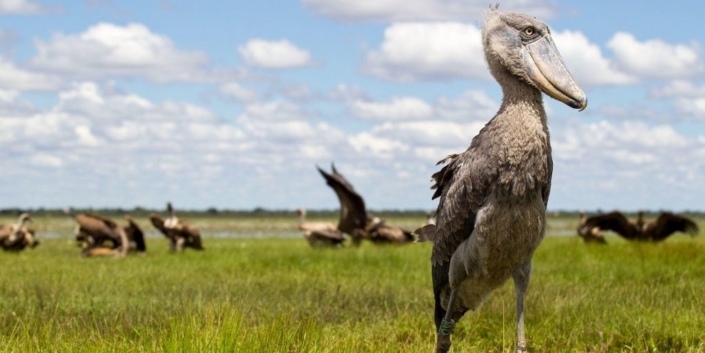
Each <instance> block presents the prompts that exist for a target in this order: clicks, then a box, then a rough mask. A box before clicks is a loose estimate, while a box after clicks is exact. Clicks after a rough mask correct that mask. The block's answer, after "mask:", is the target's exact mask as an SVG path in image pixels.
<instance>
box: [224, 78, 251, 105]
mask: <svg viewBox="0 0 705 353" xmlns="http://www.w3.org/2000/svg"><path fill="white" fill-rule="evenodd" d="M218 93H220V94H221V95H223V96H225V97H229V98H234V99H236V100H238V101H240V102H253V101H256V100H258V99H259V98H260V94H259V93H258V92H257V91H254V90H251V89H248V88H245V87H243V86H241V85H240V84H238V83H236V82H231V83H226V84H224V85H222V86H220V88H219V89H218Z"/></svg>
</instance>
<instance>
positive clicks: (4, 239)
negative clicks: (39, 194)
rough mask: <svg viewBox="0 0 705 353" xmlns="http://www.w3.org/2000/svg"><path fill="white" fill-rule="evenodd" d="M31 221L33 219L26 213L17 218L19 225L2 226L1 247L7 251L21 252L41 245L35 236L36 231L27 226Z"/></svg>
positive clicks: (0, 228) (0, 231)
mask: <svg viewBox="0 0 705 353" xmlns="http://www.w3.org/2000/svg"><path fill="white" fill-rule="evenodd" d="M31 221H32V217H31V216H30V214H29V213H26V212H25V213H22V214H21V215H20V216H19V217H18V218H17V223H15V224H3V225H2V226H0V247H2V248H3V250H6V251H20V250H24V248H26V247H28V246H29V247H31V248H34V247H36V246H37V245H39V241H37V240H36V239H35V236H34V235H35V231H34V230H33V229H31V228H28V227H27V226H26V224H27V222H31Z"/></svg>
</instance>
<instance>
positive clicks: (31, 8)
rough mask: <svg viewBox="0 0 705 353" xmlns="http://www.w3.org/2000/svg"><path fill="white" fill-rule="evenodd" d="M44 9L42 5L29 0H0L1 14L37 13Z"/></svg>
mask: <svg viewBox="0 0 705 353" xmlns="http://www.w3.org/2000/svg"><path fill="white" fill-rule="evenodd" d="M42 11H44V8H43V7H42V6H41V5H38V4H36V3H34V2H32V1H27V0H0V14H37V13H41V12H42Z"/></svg>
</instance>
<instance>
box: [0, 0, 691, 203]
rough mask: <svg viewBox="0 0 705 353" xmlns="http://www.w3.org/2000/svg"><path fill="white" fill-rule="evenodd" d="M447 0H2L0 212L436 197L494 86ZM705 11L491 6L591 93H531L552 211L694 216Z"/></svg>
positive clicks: (456, 1) (566, 4)
mask: <svg viewBox="0 0 705 353" xmlns="http://www.w3.org/2000/svg"><path fill="white" fill-rule="evenodd" d="M487 6H488V3H486V2H481V1H461V0H437V1H431V0H405V1H402V0H383V1H382V0H375V1H355V2H352V1H343V0H301V1H248V2H244V1H241V2H224V1H200V2H197V3H196V2H191V1H169V0H160V1H119V2H118V1H109V0H91V1H62V2H56V1H40V0H12V1H8V0H0V17H1V18H2V21H1V22H0V151H1V152H0V155H1V156H2V161H3V163H4V164H5V165H4V167H3V168H2V169H1V170H0V183H1V184H0V200H1V201H0V207H66V206H73V207H134V206H145V207H163V205H164V203H165V202H166V201H167V200H171V201H173V202H174V203H175V205H177V206H178V207H180V208H192V209H204V208H207V207H218V208H229V209H251V208H254V207H265V208H270V209H275V208H276V209H278V208H290V209H293V208H297V207H305V208H310V209H324V208H325V209H330V208H335V207H337V200H336V198H335V196H334V194H333V192H332V191H331V190H330V189H328V188H327V187H326V186H325V184H324V181H323V179H322V178H321V177H320V176H319V175H318V174H317V172H316V169H315V166H316V165H319V166H322V167H326V168H328V167H329V165H330V163H331V162H335V163H336V166H337V167H338V169H339V170H340V171H341V172H342V173H343V174H345V175H346V176H347V177H348V179H349V180H350V181H351V182H352V183H353V185H354V186H355V188H356V189H357V190H358V191H359V192H360V193H361V194H362V195H363V197H364V198H365V199H366V202H367V204H368V207H369V208H371V209H432V208H434V207H435V205H436V203H435V201H432V200H431V199H430V197H431V191H430V190H429V186H430V185H431V183H430V176H431V174H432V173H433V172H435V171H436V170H437V167H436V166H435V162H436V161H437V160H440V159H441V158H443V157H444V156H446V155H447V154H449V153H454V152H460V151H463V150H465V149H466V148H467V146H468V145H469V143H470V140H471V139H472V137H473V136H474V135H475V134H476V133H477V132H478V131H479V129H480V128H481V127H482V126H483V125H484V124H485V123H486V122H487V121H488V120H489V119H490V118H491V117H492V116H493V115H494V113H495V112H496V110H497V108H498V106H499V102H500V101H501V92H500V90H499V87H498V86H497V84H496V83H495V82H494V81H493V80H492V79H491V77H490V76H489V74H488V72H487V69H486V66H485V63H484V59H483V54H482V49H481V47H480V37H479V31H480V26H481V23H482V13H483V11H484V10H485V9H486V8H487ZM704 7H705V5H702V4H701V3H700V2H695V1H689V2H679V5H678V6H674V5H668V4H667V3H666V2H660V1H643V2H639V3H638V4H637V3H634V2H621V3H614V2H607V1H592V2H584V1H561V2H558V1H548V0H538V1H525V0H513V1H505V2H501V3H500V9H501V10H505V11H521V12H526V13H530V14H532V15H535V16H537V17H538V18H540V19H542V20H544V21H545V22H546V23H548V24H549V26H550V27H551V28H552V32H553V37H554V40H555V42H556V44H557V46H558V49H559V50H560V51H561V54H562V55H563V58H564V60H565V61H566V63H567V65H568V67H569V69H570V70H571V72H572V73H573V75H574V76H575V78H576V80H577V81H578V83H579V84H580V85H581V86H582V87H583V88H584V90H585V91H586V93H587V95H588V98H589V102H590V104H589V106H588V109H587V110H585V111H583V112H580V113H578V112H577V111H575V110H572V109H570V108H568V107H566V106H564V105H562V104H560V103H558V102H556V101H552V100H551V99H548V98H547V99H546V105H547V109H548V114H549V125H550V128H551V133H552V143H553V149H554V162H555V171H554V179H553V189H552V194H551V199H550V201H549V209H553V210H559V209H571V210H578V209H584V210H595V209H603V210H611V209H625V210H637V209H649V210H658V209H671V210H676V211H682V210H687V209H690V210H705V201H703V200H705V80H704V79H703V74H704V73H705V59H704V55H705V53H704V52H703V41H704V38H705V37H704V36H703V34H702V31H700V30H699V29H698V26H696V25H697V24H699V23H700V19H699V18H696V16H697V17H699V16H700V15H701V14H702V13H703V10H705V9H704Z"/></svg>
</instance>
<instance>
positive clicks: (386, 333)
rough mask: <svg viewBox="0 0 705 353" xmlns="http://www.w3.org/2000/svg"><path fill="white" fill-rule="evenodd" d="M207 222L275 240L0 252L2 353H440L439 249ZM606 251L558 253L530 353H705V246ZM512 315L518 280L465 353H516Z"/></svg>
mask: <svg viewBox="0 0 705 353" xmlns="http://www.w3.org/2000/svg"><path fill="white" fill-rule="evenodd" d="M138 221H140V222H141V224H142V225H143V226H144V227H145V228H146V230H150V231H151V228H150V227H151V226H149V224H148V223H146V222H144V220H142V219H139V220H138ZM393 221H394V222H393V223H398V224H403V225H405V226H407V227H408V228H413V226H414V225H415V224H418V223H419V222H421V221H422V220H419V219H417V218H404V217H400V218H398V219H394V220H393ZM193 222H194V223H196V224H198V225H199V226H201V227H204V228H206V229H209V230H208V231H212V232H214V233H217V232H221V231H224V230H233V231H238V230H243V229H246V230H251V231H253V232H262V234H265V235H269V236H275V237H270V238H265V239H233V238H226V239H216V238H206V239H205V240H204V245H205V246H206V248H207V249H206V251H204V252H195V251H186V252H185V253H182V254H169V253H168V252H167V244H166V240H164V239H161V238H151V239H149V241H148V247H149V253H148V255H147V256H130V257H127V258H124V259H112V258H94V259H85V258H80V257H79V256H78V254H79V249H78V248H77V247H75V245H74V244H73V243H72V242H71V240H70V238H69V237H70V232H71V230H72V227H73V224H72V223H71V222H70V220H69V221H68V222H66V220H65V219H57V220H53V219H52V220H46V219H37V220H36V221H35V226H36V227H37V228H38V229H39V230H40V231H41V230H53V231H55V232H56V233H58V234H60V235H61V236H62V237H61V238H57V239H43V243H42V244H41V245H40V246H39V247H38V248H36V249H34V250H27V251H24V252H22V253H19V254H12V253H0V265H2V268H3V271H2V274H1V275H0V340H1V341H2V342H3V344H2V345H0V352H96V351H99V352H431V351H432V350H433V347H434V340H435V334H434V329H433V320H432V314H433V294H432V291H431V283H430V262H429V255H430V246H429V244H410V245H407V246H400V247H377V246H373V245H371V244H365V245H364V246H363V247H361V248H359V249H354V248H345V249H318V250H314V249H311V248H309V247H308V245H307V243H306V242H305V241H304V240H303V239H301V238H298V237H297V238H292V239H286V238H277V237H276V236H277V235H279V234H288V232H289V231H293V230H294V229H295V228H294V227H295V217H291V218H286V217H281V218H276V219H269V220H267V221H261V220H257V219H249V220H248V219H241V220H237V221H234V220H227V219H217V220H209V219H207V218H198V219H194V220H193ZM574 223H575V220H571V219H568V220H566V219H562V220H561V219H558V220H554V221H553V222H552V223H551V226H549V229H550V230H552V231H556V230H558V231H561V230H562V229H564V228H565V229H570V228H571V227H574ZM700 224H701V225H702V222H700ZM573 229H574V228H573ZM248 234H249V233H248ZM40 236H41V232H40ZM608 241H609V242H610V244H609V245H608V246H586V245H585V244H583V243H581V241H580V239H578V238H577V237H556V236H549V237H547V238H546V239H545V240H544V243H543V244H542V245H541V247H540V248H539V250H538V251H537V253H536V256H535V258H534V273H533V277H532V281H531V285H530V287H529V293H528V297H527V299H526V307H527V309H526V328H527V337H528V340H529V349H530V351H532V352H705V239H704V238H703V237H702V236H701V237H700V238H695V239H690V238H688V237H685V236H683V235H677V236H674V237H672V238H671V239H668V240H667V241H666V242H664V243H661V244H634V243H627V242H625V241H622V240H621V239H618V238H616V237H609V238H608ZM514 310H515V305H514V289H513V286H512V284H511V281H510V282H508V283H507V284H506V285H505V286H504V287H502V288H501V289H500V290H498V291H496V292H495V293H494V294H493V295H492V297H490V299H489V300H488V301H487V302H485V304H484V305H483V306H482V307H481V308H480V309H479V310H478V311H477V312H473V313H468V314H467V315H466V316H465V317H464V318H463V319H462V320H461V321H460V323H459V325H458V328H457V329H456V334H455V335H454V337H453V342H454V351H455V352H509V351H511V350H512V348H513V346H514V337H515V324H514V320H515V318H514Z"/></svg>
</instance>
